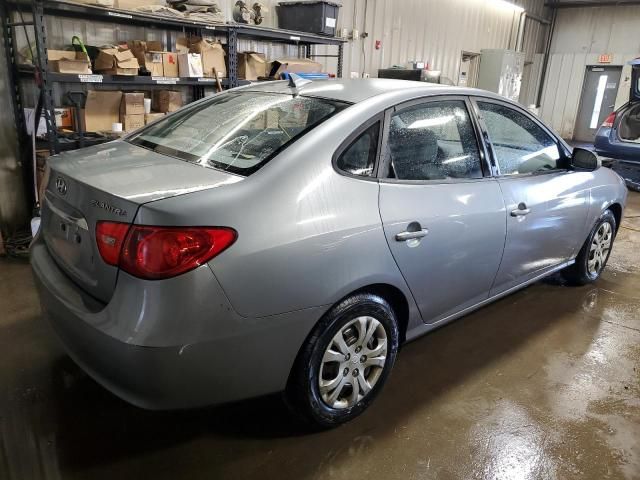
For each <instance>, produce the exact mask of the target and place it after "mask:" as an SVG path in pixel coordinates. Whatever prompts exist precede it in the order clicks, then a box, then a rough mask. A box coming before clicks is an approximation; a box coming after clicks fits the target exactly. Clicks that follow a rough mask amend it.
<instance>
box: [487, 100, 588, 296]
mask: <svg viewBox="0 0 640 480" xmlns="http://www.w3.org/2000/svg"><path fill="white" fill-rule="evenodd" d="M476 105H477V111H478V113H479V116H480V119H481V121H482V124H483V127H484V128H485V129H486V132H487V133H488V138H489V143H490V147H491V151H492V155H493V157H494V159H495V162H496V167H497V173H498V182H499V184H500V187H501V189H502V193H503V196H504V203H505V206H506V210H507V239H506V242H505V248H504V255H503V257H502V263H501V265H500V270H499V271H498V275H497V276H496V280H495V284H494V286H493V288H492V291H491V295H495V294H499V293H501V292H504V291H506V290H509V289H510V288H512V287H514V286H516V285H518V284H520V283H523V282H525V281H527V280H530V279H532V278H534V277H536V276H538V275H542V274H543V273H545V272H547V271H550V270H552V269H553V268H555V267H557V266H558V265H560V264H562V263H564V262H566V261H568V260H569V259H571V258H572V257H573V256H575V254H576V253H577V250H578V249H579V248H580V246H581V243H582V240H583V239H581V237H582V235H583V232H584V230H585V222H586V219H587V213H588V208H589V203H588V200H589V186H590V184H591V180H592V173H591V172H577V171H569V170H567V169H566V167H567V166H568V163H567V152H565V151H564V147H562V145H561V144H560V143H559V142H558V141H557V139H556V138H554V137H553V136H552V135H551V134H550V133H549V132H547V131H546V130H545V129H544V128H543V127H542V125H541V124H539V123H538V122H537V121H536V120H535V119H534V118H533V117H532V116H531V115H529V113H527V112H526V111H524V110H522V109H519V108H517V107H515V106H513V105H510V104H506V103H502V102H500V101H495V100H486V99H476Z"/></svg>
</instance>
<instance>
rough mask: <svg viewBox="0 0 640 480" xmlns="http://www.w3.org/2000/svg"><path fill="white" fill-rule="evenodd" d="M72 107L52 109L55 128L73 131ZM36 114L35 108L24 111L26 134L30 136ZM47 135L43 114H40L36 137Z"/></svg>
mask: <svg viewBox="0 0 640 480" xmlns="http://www.w3.org/2000/svg"><path fill="white" fill-rule="evenodd" d="M73 110H74V109H73V107H59V108H54V112H55V116H56V127H57V128H64V129H67V130H74V128H75V125H74V120H73ZM35 113H36V109H35V108H25V109H24V119H25V122H26V124H27V134H28V135H31V130H32V129H33V116H34V115H35ZM46 135H47V123H46V121H45V117H44V112H42V113H41V114H40V122H39V123H38V130H37V131H36V137H44V136H46Z"/></svg>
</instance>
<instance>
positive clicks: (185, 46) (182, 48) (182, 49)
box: [176, 37, 191, 53]
mask: <svg viewBox="0 0 640 480" xmlns="http://www.w3.org/2000/svg"><path fill="white" fill-rule="evenodd" d="M190 47H191V41H190V40H189V39H188V38H187V37H178V38H176V52H178V53H189V52H190Z"/></svg>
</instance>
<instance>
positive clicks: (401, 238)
mask: <svg viewBox="0 0 640 480" xmlns="http://www.w3.org/2000/svg"><path fill="white" fill-rule="evenodd" d="M428 233H429V230H427V229H426V228H423V229H422V230H417V231H415V232H410V231H408V230H406V231H404V232H400V233H398V234H396V241H398V242H406V241H407V240H415V239H418V238H422V237H426V236H427V234H428Z"/></svg>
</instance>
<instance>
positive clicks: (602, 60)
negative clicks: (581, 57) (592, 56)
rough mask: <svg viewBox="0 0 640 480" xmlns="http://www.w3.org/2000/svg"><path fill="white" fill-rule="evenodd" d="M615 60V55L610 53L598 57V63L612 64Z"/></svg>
mask: <svg viewBox="0 0 640 480" xmlns="http://www.w3.org/2000/svg"><path fill="white" fill-rule="evenodd" d="M612 60H613V55H611V54H610V53H603V54H602V55H600V56H599V57H598V63H611V61H612Z"/></svg>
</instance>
